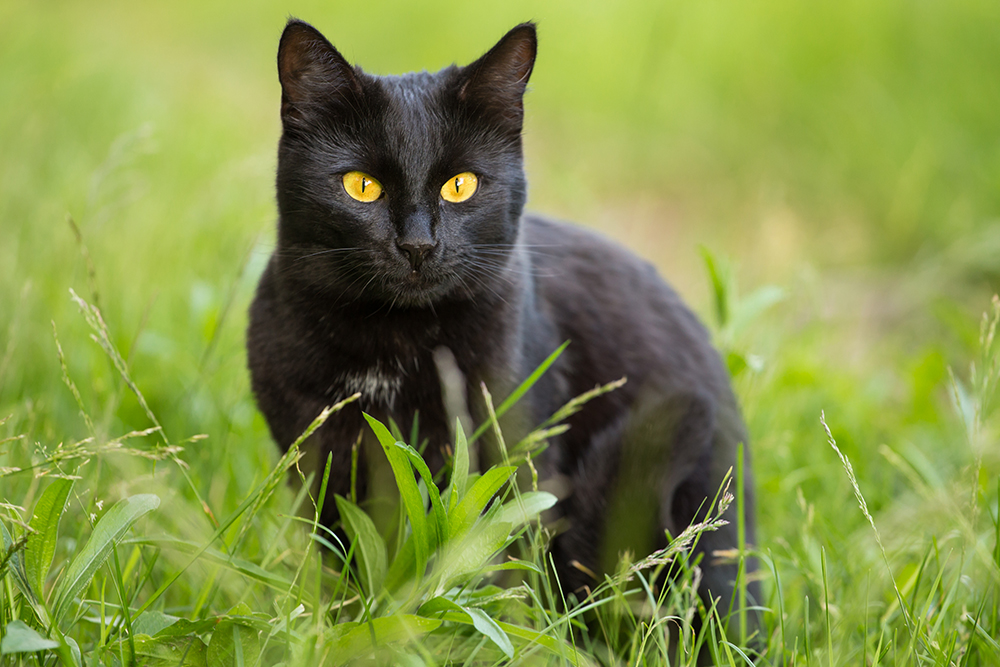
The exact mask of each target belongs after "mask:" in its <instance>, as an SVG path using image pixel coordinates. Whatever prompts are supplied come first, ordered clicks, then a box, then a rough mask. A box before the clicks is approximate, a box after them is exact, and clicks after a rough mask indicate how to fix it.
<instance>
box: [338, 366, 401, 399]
mask: <svg viewBox="0 0 1000 667" xmlns="http://www.w3.org/2000/svg"><path fill="white" fill-rule="evenodd" d="M337 379H338V384H340V385H341V386H343V387H344V389H346V391H347V394H348V395H350V394H353V393H355V392H358V393H360V394H361V398H362V400H364V401H366V402H367V401H371V402H374V403H379V404H381V405H385V406H387V407H388V408H390V409H391V408H392V405H393V403H395V402H396V396H397V395H398V394H399V391H400V389H401V388H402V386H403V376H402V373H401V370H400V369H398V368H388V367H386V366H385V365H383V364H382V363H381V362H376V363H375V365H373V366H370V367H369V368H367V369H365V370H364V371H359V372H355V371H349V372H346V373H343V374H342V375H340V377H339V378H337Z"/></svg>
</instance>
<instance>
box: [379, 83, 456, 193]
mask: <svg viewBox="0 0 1000 667" xmlns="http://www.w3.org/2000/svg"><path fill="white" fill-rule="evenodd" d="M452 71H453V70H451V69H448V70H442V71H440V72H435V73H430V72H410V73H407V74H401V75H395V76H382V77H379V78H378V79H377V82H378V85H379V86H380V87H381V88H382V91H383V93H384V95H383V99H384V102H385V107H384V116H383V118H384V120H385V126H384V127H385V130H386V134H385V136H384V139H385V141H386V144H387V145H385V146H384V148H385V149H387V150H389V151H390V152H391V153H393V154H394V158H395V160H396V161H398V162H399V163H401V165H402V166H404V169H405V170H406V171H407V172H409V173H411V174H412V175H416V174H417V173H420V172H423V171H425V170H426V169H428V168H429V167H430V166H431V163H432V162H433V160H434V159H435V158H436V157H438V156H439V155H440V154H441V152H442V150H443V146H442V137H443V136H444V134H446V130H445V125H446V123H445V122H444V116H446V115H447V114H446V113H445V112H444V107H445V106H446V101H445V100H446V98H447V97H448V95H447V89H448V85H449V83H450V75H451V74H452Z"/></svg>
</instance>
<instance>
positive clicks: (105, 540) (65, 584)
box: [52, 493, 160, 624]
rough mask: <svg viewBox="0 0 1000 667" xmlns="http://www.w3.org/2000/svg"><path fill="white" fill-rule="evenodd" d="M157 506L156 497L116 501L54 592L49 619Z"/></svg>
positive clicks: (65, 608)
mask: <svg viewBox="0 0 1000 667" xmlns="http://www.w3.org/2000/svg"><path fill="white" fill-rule="evenodd" d="M159 506H160V499H159V498H158V497H157V496H155V495H153V494H151V493H144V494H140V495H137V496H131V497H130V498H125V499H123V500H120V501H118V502H117V503H115V506H114V507H112V508H111V509H110V510H108V513H107V514H105V515H104V516H103V517H101V520H100V521H98V522H97V525H96V526H94V532H93V533H91V535H90V539H89V540H87V544H85V545H84V547H83V549H81V550H80V551H79V553H77V555H76V558H74V559H73V562H72V563H70V565H69V567H68V568H67V569H66V573H65V574H64V575H63V577H62V579H61V580H60V581H59V583H58V585H57V587H56V589H55V590H54V591H53V600H54V602H53V605H52V617H53V620H54V622H55V623H56V624H58V623H59V621H60V620H62V617H63V616H64V615H65V614H66V612H67V611H69V606H70V604H71V603H72V602H73V599H74V598H75V597H76V596H77V595H78V594H79V593H80V591H82V590H83V589H84V588H85V587H86V586H87V585H88V584H89V583H90V580H91V578H92V577H93V576H94V573H95V572H97V570H98V568H100V567H101V565H103V564H104V561H105V560H106V559H107V558H108V556H109V555H111V550H112V549H113V548H114V547H115V545H116V544H118V542H119V541H121V539H122V537H123V536H124V535H125V533H126V531H128V529H129V528H130V527H131V526H132V524H133V523H135V522H136V521H137V520H138V519H139V518H140V517H142V516H143V515H145V514H147V513H149V512H151V511H153V510H154V509H156V508H157V507H159Z"/></svg>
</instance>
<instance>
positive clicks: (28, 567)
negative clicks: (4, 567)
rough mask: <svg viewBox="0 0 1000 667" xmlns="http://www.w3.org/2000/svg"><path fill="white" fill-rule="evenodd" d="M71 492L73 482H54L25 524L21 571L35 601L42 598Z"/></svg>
mask: <svg viewBox="0 0 1000 667" xmlns="http://www.w3.org/2000/svg"><path fill="white" fill-rule="evenodd" d="M72 488H73V480H71V479H66V478H65V477H59V478H56V479H54V480H53V481H52V483H51V484H49V485H48V487H46V489H45V491H44V492H43V493H42V495H41V497H40V498H39V499H38V502H37V503H35V511H34V512H33V513H32V515H31V521H30V522H29V523H28V527H29V528H31V533H30V534H29V535H28V543H27V544H26V545H25V547H24V570H25V573H26V574H27V577H28V583H30V584H31V586H32V587H33V588H34V589H35V596H36V597H37V598H38V599H39V600H41V599H43V598H44V596H45V588H44V586H45V577H46V576H47V575H48V573H49V568H50V567H52V557H53V556H54V555H55V553H56V538H57V537H58V535H59V520H60V519H61V518H62V515H63V512H64V511H65V510H66V502H67V501H68V500H69V492H70V490H72Z"/></svg>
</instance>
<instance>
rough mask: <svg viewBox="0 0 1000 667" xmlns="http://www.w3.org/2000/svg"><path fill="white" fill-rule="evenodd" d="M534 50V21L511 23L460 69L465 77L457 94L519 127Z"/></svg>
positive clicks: (509, 123) (536, 49)
mask: <svg viewBox="0 0 1000 667" xmlns="http://www.w3.org/2000/svg"><path fill="white" fill-rule="evenodd" d="M537 51H538V40H537V38H536V36H535V24H534V23H522V24H521V25H519V26H516V27H514V28H513V29H512V30H511V31H510V32H508V33H507V34H506V35H504V36H503V38H501V40H500V41H499V42H497V44H496V46H494V47H493V48H492V49H490V50H489V51H487V53H486V55H484V56H483V57H482V58H480V59H479V60H477V61H476V62H474V63H472V64H471V65H468V66H467V67H464V68H463V69H462V75H463V77H464V81H463V82H462V84H461V87H460V88H459V91H458V98H459V99H460V100H461V101H463V102H465V103H467V104H470V105H472V106H473V107H474V108H476V109H477V110H484V111H488V112H491V113H492V114H493V115H494V116H495V117H497V118H498V119H499V120H501V121H503V122H504V123H505V124H508V125H509V126H510V127H511V129H514V130H517V131H520V129H521V120H522V118H523V116H524V104H523V96H524V89H525V87H526V86H527V85H528V78H529V77H530V76H531V70H532V68H533V67H534V65H535V54H536V53H537Z"/></svg>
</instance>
